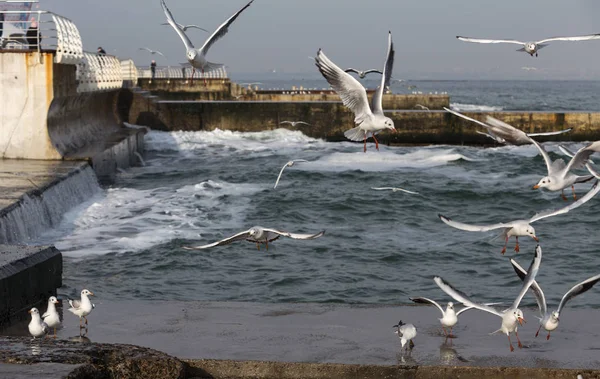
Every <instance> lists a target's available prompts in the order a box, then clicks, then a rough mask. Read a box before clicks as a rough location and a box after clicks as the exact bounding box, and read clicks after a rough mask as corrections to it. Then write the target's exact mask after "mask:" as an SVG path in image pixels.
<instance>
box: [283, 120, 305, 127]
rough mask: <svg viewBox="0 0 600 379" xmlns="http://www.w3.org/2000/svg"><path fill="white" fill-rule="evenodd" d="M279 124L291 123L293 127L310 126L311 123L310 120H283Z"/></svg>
mask: <svg viewBox="0 0 600 379" xmlns="http://www.w3.org/2000/svg"><path fill="white" fill-rule="evenodd" d="M279 124H280V125H281V124H289V125H291V126H292V127H296V126H298V125H308V126H310V124H309V123H308V122H304V121H281V122H280V123H279Z"/></svg>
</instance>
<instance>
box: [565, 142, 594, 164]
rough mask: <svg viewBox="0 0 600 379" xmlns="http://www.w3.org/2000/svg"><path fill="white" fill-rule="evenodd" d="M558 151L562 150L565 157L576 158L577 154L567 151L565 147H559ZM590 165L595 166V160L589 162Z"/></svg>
mask: <svg viewBox="0 0 600 379" xmlns="http://www.w3.org/2000/svg"><path fill="white" fill-rule="evenodd" d="M558 150H560V151H561V152H562V153H563V154H564V155H566V156H567V157H569V158H573V157H574V156H575V153H574V152H572V151H571V150H569V149H567V148H566V147H565V146H563V145H558ZM588 163H591V164H595V163H594V161H593V160H591V159H590V160H588Z"/></svg>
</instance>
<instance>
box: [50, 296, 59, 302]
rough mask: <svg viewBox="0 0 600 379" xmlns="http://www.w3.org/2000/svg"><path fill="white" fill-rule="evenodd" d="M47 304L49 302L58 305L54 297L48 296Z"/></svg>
mask: <svg viewBox="0 0 600 379" xmlns="http://www.w3.org/2000/svg"><path fill="white" fill-rule="evenodd" d="M48 302H50V303H52V304H58V299H57V298H56V297H54V296H50V298H49V299H48Z"/></svg>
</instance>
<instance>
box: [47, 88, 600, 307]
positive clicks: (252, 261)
mask: <svg viewBox="0 0 600 379" xmlns="http://www.w3.org/2000/svg"><path fill="white" fill-rule="evenodd" d="M465 101H467V100H465ZM146 141H147V154H146V157H145V163H146V165H145V166H143V167H134V168H131V169H128V170H126V171H124V172H122V173H121V174H119V176H118V178H117V181H116V183H115V184H114V185H112V186H110V187H109V188H105V189H103V190H102V191H101V192H100V193H97V194H96V195H95V196H94V197H93V198H91V199H89V200H88V201H87V202H85V203H83V204H81V205H80V206H79V207H77V208H75V209H73V210H72V211H70V212H69V213H68V214H67V215H66V216H65V217H64V220H63V222H62V223H61V225H60V227H59V228H57V229H55V230H52V231H49V232H48V233H47V234H45V235H44V236H43V237H42V238H41V239H40V240H39V241H37V242H39V243H48V242H53V243H55V244H56V246H57V247H58V248H59V249H60V250H61V251H62V252H63V254H64V256H65V265H64V287H63V288H61V289H60V290H59V293H60V294H68V295H71V296H75V295H76V294H77V293H78V292H79V290H80V289H81V288H83V287H85V288H88V289H92V290H93V291H94V293H96V294H97V297H98V299H97V301H101V299H103V298H106V299H109V298H110V299H113V300H115V299H117V300H118V299H121V300H123V299H133V298H136V299H163V300H164V299H177V300H214V301H227V300H235V301H257V302H338V303H387V304H395V303H407V302H409V300H408V297H409V296H427V297H431V298H433V299H439V300H441V301H446V300H449V299H448V297H447V296H446V295H445V294H444V293H443V292H442V291H441V290H439V289H438V288H437V287H436V285H435V284H434V282H433V280H432V277H433V276H434V275H441V276H443V277H444V278H445V279H447V280H448V281H450V282H451V283H452V284H454V285H455V286H456V287H457V288H458V289H460V290H462V291H464V292H466V293H468V294H471V295H472V296H473V298H474V299H477V300H480V301H488V302H492V301H504V302H506V303H510V302H512V300H513V299H514V297H515V296H516V294H517V293H518V291H519V289H520V281H519V279H518V278H517V277H516V275H515V273H514V272H513V270H512V267H511V265H510V263H509V261H508V258H509V257H515V258H516V259H517V261H519V262H520V263H521V265H523V266H525V267H527V266H528V265H529V262H530V261H531V259H532V253H533V251H534V249H535V246H536V243H535V242H534V241H533V240H532V239H526V238H522V239H521V241H520V243H521V252H520V253H518V254H514V252H513V251H512V249H513V247H514V243H515V241H514V239H511V240H510V242H509V246H508V252H507V254H506V256H502V255H501V254H500V251H501V249H502V245H503V241H502V240H500V239H497V238H495V237H496V234H497V233H495V232H488V233H473V232H465V231H460V230H456V229H453V228H451V227H449V226H447V225H445V224H443V223H442V222H441V221H440V220H439V218H438V213H442V214H444V215H447V216H449V217H452V218H454V219H455V220H458V221H464V222H471V223H479V224H487V223H496V222H500V221H510V220H514V219H518V218H525V217H530V216H532V215H533V214H534V213H536V212H538V211H543V210H546V209H551V208H558V207H563V206H565V205H566V204H568V203H567V202H564V201H563V200H562V199H561V198H560V196H559V193H551V192H543V191H539V190H532V189H531V187H532V186H533V185H534V184H535V183H536V182H537V181H538V180H539V179H540V178H541V177H542V175H543V174H544V172H545V165H544V162H543V160H542V158H541V157H540V156H539V155H538V154H537V151H536V150H535V148H534V147H532V146H521V147H514V146H506V147H494V148H479V147H462V146H443V145H441V146H428V147H387V146H382V147H381V150H380V151H379V152H378V151H376V150H375V146H374V144H372V143H370V144H369V145H368V152H367V153H363V152H362V144H354V143H350V142H341V143H329V142H325V141H322V140H319V139H313V138H309V137H307V136H305V135H303V134H301V133H300V132H299V131H289V130H285V129H279V130H273V131H265V132H260V133H237V132H230V131H221V130H215V131H210V132H204V131H200V132H172V133H167V132H157V131H152V132H150V133H149V134H148V135H147V137H146ZM567 145H569V147H571V148H572V149H576V148H578V147H579V146H581V144H567ZM547 149H548V150H549V151H550V152H551V155H552V156H553V157H554V158H558V157H559V156H560V155H559V152H558V150H557V146H556V145H553V144H547ZM291 159H306V160H308V161H309V162H308V163H300V164H297V165H295V166H294V167H291V168H287V169H286V171H285V172H284V174H283V176H282V179H281V182H280V184H279V186H278V188H277V189H275V190H274V189H273V185H274V183H275V179H276V178H277V175H278V173H279V170H280V169H281V167H282V166H283V165H284V164H285V163H286V162H287V161H289V160H291ZM599 160H600V159H599ZM384 186H394V187H402V188H406V189H409V190H411V191H415V192H418V194H417V195H410V194H406V193H403V192H387V191H374V190H372V189H371V187H384ZM590 186H591V183H586V184H581V185H578V186H577V187H576V189H577V192H578V193H579V194H580V195H582V194H584V193H585V192H586V191H587V190H588V189H589V188H590ZM569 201H572V200H569ZM599 205H600V198H595V199H592V200H591V201H590V202H588V203H587V204H585V205H584V206H582V207H580V208H578V209H576V210H574V211H572V212H570V213H567V214H564V215H560V216H556V217H553V218H548V219H544V220H541V221H539V222H536V223H535V224H534V227H535V228H536V231H537V235H538V237H539V238H540V241H541V246H542V248H543V254H544V256H543V260H542V266H541V270H540V273H539V275H538V282H539V283H540V285H541V286H542V288H543V289H544V291H545V293H546V297H547V299H548V302H549V304H557V303H558V302H559V300H560V298H561V297H562V295H563V294H564V293H565V292H566V291H567V290H568V289H569V288H571V286H573V285H574V284H575V283H577V282H579V281H581V280H583V279H586V278H588V277H590V276H592V275H595V274H598V273H600V265H599V263H600V259H599V254H600V251H599V250H600V249H599V247H598V246H600V233H598V227H599V226H600V221H599V218H598V210H599V209H600V208H599ZM254 225H261V226H264V227H273V228H278V229H282V230H286V231H290V232H298V233H316V232H318V231H321V230H325V231H326V232H325V235H324V236H323V237H321V238H319V239H315V240H312V241H295V240H290V239H286V238H280V239H279V240H277V241H275V242H273V243H271V244H269V250H268V251H265V249H264V247H263V248H262V249H261V250H260V251H258V250H257V249H256V246H255V245H254V244H251V243H248V242H245V241H242V242H237V243H233V244H231V245H228V246H223V247H217V248H213V249H208V250H204V251H186V250H184V249H182V246H187V245H198V244H206V243H210V242H213V241H216V240H219V239H222V238H224V237H227V236H230V235H233V234H235V233H237V232H239V231H242V230H246V229H248V228H250V227H252V226H254ZM525 302H526V303H528V304H533V298H532V297H531V296H528V297H527V298H526V301H525ZM569 306H574V307H594V308H597V307H600V288H598V289H597V290H596V289H594V290H591V291H589V292H588V293H586V294H584V295H582V296H580V297H578V298H577V299H575V300H573V301H572V303H571V304H570V305H569Z"/></svg>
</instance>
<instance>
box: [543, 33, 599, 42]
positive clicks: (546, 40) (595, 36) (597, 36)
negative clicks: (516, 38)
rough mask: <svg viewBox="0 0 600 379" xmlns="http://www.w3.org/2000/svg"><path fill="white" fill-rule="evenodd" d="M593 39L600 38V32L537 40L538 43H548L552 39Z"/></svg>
mask: <svg viewBox="0 0 600 379" xmlns="http://www.w3.org/2000/svg"><path fill="white" fill-rule="evenodd" d="M591 39H600V34H588V35H585V36H575V37H552V38H546V39H543V40H541V41H537V42H536V44H540V43H546V42H551V41H587V40H591Z"/></svg>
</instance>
